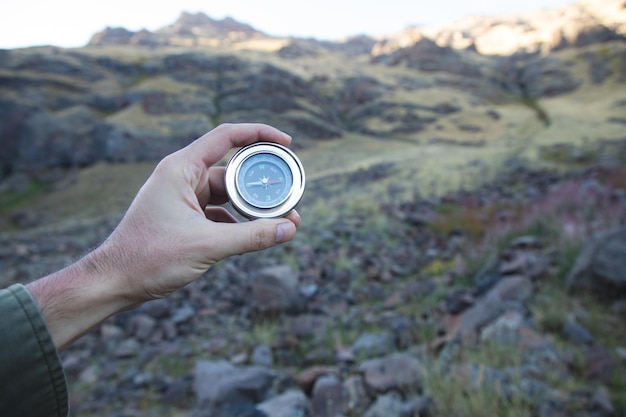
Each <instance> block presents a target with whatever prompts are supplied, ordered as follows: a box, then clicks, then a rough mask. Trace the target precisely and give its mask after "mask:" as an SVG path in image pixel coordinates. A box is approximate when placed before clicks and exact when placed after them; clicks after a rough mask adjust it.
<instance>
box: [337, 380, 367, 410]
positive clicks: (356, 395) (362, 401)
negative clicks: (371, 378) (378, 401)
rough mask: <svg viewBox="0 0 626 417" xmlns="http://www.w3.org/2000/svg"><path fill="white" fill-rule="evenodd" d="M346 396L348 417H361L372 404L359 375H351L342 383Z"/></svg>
mask: <svg viewBox="0 0 626 417" xmlns="http://www.w3.org/2000/svg"><path fill="white" fill-rule="evenodd" d="M343 386H344V387H345V389H346V391H347V395H348V404H347V407H348V413H347V414H348V415H357V416H360V415H363V413H364V412H365V410H366V409H367V407H369V405H370V404H371V402H372V399H371V397H370V396H369V395H368V394H367V390H366V389H365V383H364V382H363V377H362V376H361V375H351V376H349V377H348V378H346V380H345V381H344V382H343Z"/></svg>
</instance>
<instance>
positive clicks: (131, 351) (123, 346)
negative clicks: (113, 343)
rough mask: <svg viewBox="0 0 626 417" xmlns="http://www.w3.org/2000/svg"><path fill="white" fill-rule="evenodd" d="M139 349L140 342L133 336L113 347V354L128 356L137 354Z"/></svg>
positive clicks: (122, 356)
mask: <svg viewBox="0 0 626 417" xmlns="http://www.w3.org/2000/svg"><path fill="white" fill-rule="evenodd" d="M140 350H141V344H140V343H139V342H138V341H137V340H136V339H133V338H130V339H126V340H123V341H122V342H121V343H120V344H119V345H117V347H115V351H114V355H115V357H116V358H129V357H131V356H137V355H138V354H139V351H140Z"/></svg>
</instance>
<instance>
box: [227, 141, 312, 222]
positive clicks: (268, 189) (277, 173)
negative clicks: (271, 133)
mask: <svg viewBox="0 0 626 417" xmlns="http://www.w3.org/2000/svg"><path fill="white" fill-rule="evenodd" d="M225 181H226V192H227V193H228V197H229V198H230V203H231V205H232V206H233V207H234V208H235V209H236V210H237V211H238V212H239V213H241V214H242V215H243V216H245V217H248V218H251V219H255V218H269V217H281V216H284V215H285V214H287V213H289V212H290V211H291V210H292V209H293V208H294V207H295V206H296V205H297V204H298V202H299V201H300V199H301V198H302V194H304V168H303V166H302V163H301V162H300V160H299V159H298V157H297V156H296V155H295V154H294V153H293V152H292V151H290V150H289V149H288V148H286V147H284V146H281V145H278V144H275V143H270V142H258V143H254V144H252V145H249V146H246V147H245V148H242V149H240V150H239V151H238V152H237V153H236V154H235V155H233V157H232V158H231V159H230V161H229V162H228V165H226V176H225Z"/></svg>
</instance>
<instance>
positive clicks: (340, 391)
mask: <svg viewBox="0 0 626 417" xmlns="http://www.w3.org/2000/svg"><path fill="white" fill-rule="evenodd" d="M348 403H349V393H348V390H347V388H346V387H345V386H344V385H343V384H342V383H341V381H340V380H339V378H337V377H336V376H335V375H326V376H323V377H321V378H318V379H317V381H315V386H314V387H313V395H312V399H311V405H312V410H313V415H314V416H316V417H335V416H337V415H345V414H346V413H347V411H348Z"/></svg>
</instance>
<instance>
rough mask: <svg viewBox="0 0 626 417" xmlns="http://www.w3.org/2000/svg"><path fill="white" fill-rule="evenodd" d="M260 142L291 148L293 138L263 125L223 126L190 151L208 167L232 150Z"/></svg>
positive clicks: (193, 144) (205, 136)
mask: <svg viewBox="0 0 626 417" xmlns="http://www.w3.org/2000/svg"><path fill="white" fill-rule="evenodd" d="M258 141H267V142H275V143H278V144H280V145H284V146H289V144H290V143H291V136H289V135H288V134H286V133H285V132H282V131H280V130H278V129H276V128H274V127H272V126H269V125H266V124H262V123H241V124H228V123H227V124H222V125H219V126H218V127H216V128H215V129H213V130H211V131H210V132H208V133H206V134H204V135H203V136H201V137H200V138H198V139H196V140H195V141H194V142H193V143H191V144H190V145H189V146H188V147H187V149H189V150H190V151H191V152H192V153H193V154H194V155H199V156H200V158H202V161H203V162H204V163H205V165H206V166H207V167H210V166H212V165H214V164H215V163H217V162H218V161H219V160H220V159H222V158H223V157H224V155H226V154H227V153H228V151H229V150H230V149H232V148H239V147H242V146H246V145H250V144H251V143H254V142H258Z"/></svg>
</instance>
